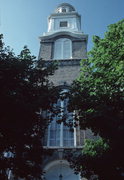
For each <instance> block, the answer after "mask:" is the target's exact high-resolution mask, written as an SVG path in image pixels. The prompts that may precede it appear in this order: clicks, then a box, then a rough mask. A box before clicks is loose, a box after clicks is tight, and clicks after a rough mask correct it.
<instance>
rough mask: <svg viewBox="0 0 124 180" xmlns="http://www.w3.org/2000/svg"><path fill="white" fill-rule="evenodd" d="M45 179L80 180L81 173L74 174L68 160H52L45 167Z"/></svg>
mask: <svg viewBox="0 0 124 180" xmlns="http://www.w3.org/2000/svg"><path fill="white" fill-rule="evenodd" d="M44 171H45V175H44V177H45V180H80V176H79V174H78V175H76V174H74V171H73V169H71V168H70V167H69V163H68V162H67V161H66V160H56V161H53V162H50V163H49V164H47V165H46V167H45V168H44Z"/></svg>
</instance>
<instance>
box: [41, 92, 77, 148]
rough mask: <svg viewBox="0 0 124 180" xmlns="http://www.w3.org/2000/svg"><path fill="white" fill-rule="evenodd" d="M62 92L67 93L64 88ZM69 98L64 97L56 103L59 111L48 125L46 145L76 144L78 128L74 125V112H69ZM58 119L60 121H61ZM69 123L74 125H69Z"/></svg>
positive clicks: (66, 145) (63, 145) (67, 145)
mask: <svg viewBox="0 0 124 180" xmlns="http://www.w3.org/2000/svg"><path fill="white" fill-rule="evenodd" d="M64 91H65V92H64ZM62 93H63V94H64V93H66V90H63V92H62ZM68 100H69V99H68V98H66V97H63V98H62V99H58V101H57V103H56V104H55V109H56V110H57V112H58V113H57V114H56V115H55V116H54V117H53V118H52V119H53V120H52V121H51V123H50V124H49V126H48V130H47V132H46V137H45V139H44V146H51V147H54V146H55V147H56V146H57V147H74V146H76V129H75V127H74V126H73V123H74V113H72V112H68V109H67V105H68ZM51 115H52V114H50V117H51ZM62 119H64V122H61V121H62ZM57 121H60V123H58V122H57ZM69 124H71V125H72V126H71V127H70V126H68V125H69Z"/></svg>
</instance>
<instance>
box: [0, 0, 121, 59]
mask: <svg viewBox="0 0 124 180" xmlns="http://www.w3.org/2000/svg"><path fill="white" fill-rule="evenodd" d="M63 2H66V3H70V4H71V5H73V6H74V7H75V9H76V10H77V11H78V13H79V14H81V17H82V31H83V32H84V33H85V34H88V35H89V41H88V50H90V49H91V48H92V46H93V44H92V36H93V35H97V36H100V37H103V36H104V33H105V31H106V30H107V26H108V25H109V24H112V23H115V22H117V21H119V20H121V19H123V18H124V0H66V1H65V0H64V1H63V0H0V33H2V34H3V35H4V42H5V44H6V45H9V46H10V47H11V48H13V49H14V52H15V53H16V54H19V52H20V51H21V50H22V48H23V46H24V45H28V47H29V49H30V50H31V53H32V54H33V55H35V56H38V53H39V47H40V41H39V38H38V37H39V36H41V35H42V34H43V32H46V31H47V17H48V16H49V15H50V14H51V13H52V12H53V11H54V9H55V8H56V7H57V6H58V5H59V4H60V3H63Z"/></svg>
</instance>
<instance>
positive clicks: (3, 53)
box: [0, 35, 57, 180]
mask: <svg viewBox="0 0 124 180" xmlns="http://www.w3.org/2000/svg"><path fill="white" fill-rule="evenodd" d="M55 68H56V67H55V65H54V64H51V65H46V64H44V63H43V61H42V60H36V59H35V57H34V56H32V55H31V53H30V51H29V49H28V48H27V47H26V46H25V47H24V49H23V50H22V51H21V53H20V54H19V55H18V56H15V54H14V53H13V51H11V49H10V48H9V47H5V46H4V43H3V41H2V35H1V36H0V85H1V88H0V170H1V171H0V179H1V180H5V179H7V170H11V172H12V173H13V174H14V177H15V179H18V177H22V178H25V179H26V180H31V179H34V178H36V179H41V174H42V168H41V165H42V158H43V156H44V153H45V152H44V150H43V148H42V142H41V139H42V137H43V136H44V132H45V129H46V127H47V125H48V123H49V122H48V120H47V117H45V116H44V115H43V112H44V111H46V110H50V111H51V110H52V107H53V103H55V102H56V99H57V92H56V89H55V88H54V87H53V86H52V85H51V84H50V83H49V81H48V76H49V75H51V74H53V72H54V69H55ZM5 152H8V153H10V154H11V156H9V157H7V156H5Z"/></svg>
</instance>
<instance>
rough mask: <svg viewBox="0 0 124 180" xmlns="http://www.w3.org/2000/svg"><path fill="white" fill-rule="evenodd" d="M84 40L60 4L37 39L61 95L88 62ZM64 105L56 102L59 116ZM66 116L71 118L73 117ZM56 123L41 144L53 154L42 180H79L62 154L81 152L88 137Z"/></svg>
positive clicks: (77, 21) (69, 10)
mask: <svg viewBox="0 0 124 180" xmlns="http://www.w3.org/2000/svg"><path fill="white" fill-rule="evenodd" d="M87 40H88V35H86V34H84V33H83V32H82V31H81V16H80V15H79V14H78V12H76V10H75V8H74V7H73V6H72V5H70V4H67V3H62V4H60V5H59V6H58V7H57V8H56V9H55V11H54V12H53V13H52V14H51V15H50V16H49V18H48V32H46V33H44V34H43V35H42V36H41V37H40V51H39V59H40V58H42V60H43V61H45V62H46V63H50V62H52V61H55V60H57V62H58V69H57V70H56V71H55V73H54V75H52V76H50V77H49V80H50V81H51V82H53V83H54V85H55V86H57V87H60V89H61V92H66V91H68V89H69V87H70V86H71V84H72V82H73V80H75V79H76V78H77V77H78V75H79V72H80V61H81V59H84V58H87ZM67 103H68V100H67V99H63V100H58V104H59V105H60V107H61V108H62V109H63V112H62V113H65V112H66V113H67V108H66V106H67ZM62 115H63V114H62ZM68 115H69V116H71V117H73V113H70V114H69V113H68ZM57 118H58V117H56V119H57ZM56 119H55V120H53V121H52V122H51V124H50V125H49V127H48V129H47V132H46V136H45V140H44V148H47V149H51V150H53V154H52V156H50V157H46V158H45V159H44V171H45V175H44V179H46V180H81V178H80V176H79V175H75V174H74V172H73V170H72V169H71V168H70V167H69V163H68V162H67V160H66V158H65V154H66V151H68V150H71V151H77V150H78V149H82V145H83V143H84V139H85V137H86V136H88V134H87V133H86V132H85V131H80V128H79V127H73V131H70V128H69V127H67V126H65V125H64V124H63V123H61V124H58V123H56ZM67 121H68V119H67Z"/></svg>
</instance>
